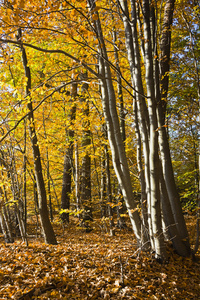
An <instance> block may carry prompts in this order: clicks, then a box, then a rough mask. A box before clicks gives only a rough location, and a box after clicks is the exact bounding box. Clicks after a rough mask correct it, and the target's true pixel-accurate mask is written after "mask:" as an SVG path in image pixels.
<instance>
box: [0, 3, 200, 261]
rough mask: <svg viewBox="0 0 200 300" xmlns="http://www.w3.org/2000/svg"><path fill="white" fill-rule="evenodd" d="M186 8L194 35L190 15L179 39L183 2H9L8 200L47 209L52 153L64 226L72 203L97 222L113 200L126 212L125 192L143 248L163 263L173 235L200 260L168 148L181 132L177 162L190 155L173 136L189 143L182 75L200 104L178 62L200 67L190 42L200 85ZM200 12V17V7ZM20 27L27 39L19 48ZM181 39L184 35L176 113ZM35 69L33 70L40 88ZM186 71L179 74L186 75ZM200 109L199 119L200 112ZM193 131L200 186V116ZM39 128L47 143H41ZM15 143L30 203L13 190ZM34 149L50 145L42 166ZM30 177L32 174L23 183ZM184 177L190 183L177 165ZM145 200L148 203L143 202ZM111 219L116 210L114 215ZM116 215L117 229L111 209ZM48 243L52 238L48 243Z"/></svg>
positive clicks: (5, 60)
mask: <svg viewBox="0 0 200 300" xmlns="http://www.w3.org/2000/svg"><path fill="white" fill-rule="evenodd" d="M47 4H48V5H47ZM177 5H181V4H177ZM185 5H186V8H185V9H184V18H183V20H185V25H187V26H186V28H187V30H186V32H185V33H184V34H183V40H181V38H180V36H176V35H177V33H176V32H179V30H180V28H179V27H180V26H181V23H178V22H177V20H178V18H179V14H178V10H177V11H176V10H175V12H176V13H175V23H174V28H173V30H174V31H172V30H171V28H172V27H171V26H172V16H173V11H174V1H172V0H167V1H164V2H161V3H160V2H159V1H156V2H155V3H150V2H149V1H146V0H144V1H121V0H120V1H99V3H97V4H96V3H95V1H92V0H90V1H70V2H68V1H63V2H60V1H54V2H52V1H48V3H46V2H45V1H42V0H41V1H37V2H36V3H35V6H34V7H33V6H32V3H31V1H27V2H26V3H25V2H24V1H12V2H8V1H5V2H4V3H3V4H1V13H2V14H1V15H2V17H1V39H0V41H1V60H2V71H1V74H0V75H1V82H2V90H1V99H2V108H1V113H2V114H1V122H2V128H1V130H2V138H1V143H2V145H1V155H2V158H1V161H2V175H1V176H2V181H3V185H4V189H5V192H6V193H5V192H4V193H2V195H3V198H4V200H3V201H4V202H3V203H4V204H3V205H5V203H6V202H7V201H9V199H12V200H14V201H16V200H17V203H18V205H19V199H21V200H20V201H22V203H23V205H22V206H25V208H26V207H27V208H28V213H31V209H33V207H34V206H35V207H36V208H37V209H39V211H40V210H41V197H40V196H41V193H40V188H39V186H40V184H41V182H42V180H38V177H37V176H38V173H37V172H36V169H35V170H34V171H33V169H34V168H33V165H36V162H37V160H38V159H39V157H41V169H43V181H44V185H43V187H44V192H45V193H46V190H48V193H49V194H50V196H51V197H50V198H49V199H50V200H51V202H52V203H50V204H51V205H52V212H53V213H54V212H55V211H56V212H58V211H59V209H60V207H59V206H60V203H59V201H60V199H62V201H61V208H62V210H61V213H62V219H63V220H67V221H68V217H69V213H72V210H71V209H72V205H71V206H70V203H71V204H74V206H75V207H76V209H78V211H77V214H78V215H79V216H81V213H83V211H80V209H81V208H82V209H84V210H85V211H87V212H89V215H90V219H92V211H94V212H98V210H100V209H101V211H103V210H102V203H104V202H105V203H106V205H109V206H110V207H111V206H114V205H119V206H120V205H121V202H120V201H117V202H118V204H117V203H116V201H115V194H116V193H117V190H118V184H119V186H120V189H121V192H122V196H123V200H124V202H125V203H126V208H127V211H128V214H129V217H130V220H131V224H132V227H133V230H134V233H135V236H136V237H137V240H138V245H140V246H141V247H147V245H149V244H150V248H151V249H152V251H154V252H155V254H156V257H157V258H158V259H161V260H162V259H163V258H165V256H166V251H165V244H164V236H165V233H166V232H167V233H168V234H169V237H170V239H171V240H172V242H173V245H174V248H175V249H176V251H177V252H178V253H179V254H181V255H184V256H188V255H189V254H190V245H189V240H188V234H187V229H186V226H185V221H184V218H183V214H182V209H181V205H180V198H179V194H178V192H177V188H176V185H175V179H174V173H173V168H172V161H171V156H170V148H169V140H168V135H169V136H170V146H172V149H173V151H172V158H173V160H174V158H177V157H178V156H179V157H181V156H180V154H179V153H177V152H176V149H175V147H174V146H173V145H174V144H173V137H176V138H177V137H178V138H179V135H180V131H179V130H178V126H179V125H180V124H181V120H180V121H179V119H180V118H179V117H177V116H179V115H180V113H179V110H180V104H179V99H183V98H187V97H188V90H187V91H186V90H185V93H181V94H180V93H178V91H177V86H178V84H180V82H181V81H180V82H179V81H178V80H177V78H180V77H181V76H180V75H181V74H184V76H185V79H186V80H185V81H184V82H185V83H186V84H187V86H188V89H189V90H190V91H191V93H192V94H193V95H195V97H196V95H198V84H197V85H195V84H193V81H195V80H194V79H193V77H192V78H190V79H189V78H188V77H190V72H191V71H189V70H188V72H189V73H188V72H185V67H184V68H183V70H184V71H182V70H180V68H179V69H177V62H178V63H179V62H180V60H183V61H184V63H185V62H187V59H189V58H188V56H187V59H185V55H184V54H183V53H182V52H181V51H180V50H181V49H184V50H187V47H185V41H187V39H188V49H190V50H191V60H193V61H194V71H192V74H193V75H194V78H195V79H196V78H197V79H198V78H199V77H198V76H199V75H198V74H199V73H198V59H197V57H198V56H197V53H198V51H199V50H198V42H197V36H198V32H197V33H196V31H197V26H198V25H197V23H195V22H193V20H191V18H190V17H188V12H190V11H191V9H192V8H191V7H192V3H191V2H190V1H188V2H187V1H185ZM195 7H196V8H195V10H194V14H195V18H196V19H197V20H198V18H199V17H198V16H199V14H198V9H199V8H198V5H196V6H195ZM196 19H195V20H196ZM177 24H178V25H177ZM19 31H22V37H21V38H20V40H19V39H18V40H16V34H17V32H19ZM171 32H174V35H172V47H173V48H172V70H171V71H172V72H171V73H170V74H171V75H170V76H171V77H170V79H171V81H170V89H169V95H170V105H168V100H167V95H168V86H169V70H170V50H171V49H170V45H171V43H170V41H171ZM113 33H114V36H113ZM180 44H181V45H182V44H183V45H182V46H184V47H183V48H182V47H180ZM194 45H195V47H194ZM177 48H178V49H177ZM22 50H23V51H26V55H27V57H28V59H27V63H26V64H24V65H26V67H24V70H25V74H24V70H23V68H22V64H21V51H22ZM184 50H183V51H184ZM181 66H182V65H181ZM27 70H30V73H31V83H32V84H31V86H30V84H29V81H27V78H28V76H27V72H26V71H27ZM177 70H178V71H177ZM176 72H179V73H178V75H179V76H175V73H176ZM186 74H187V75H186ZM193 75H192V76H193ZM181 80H182V81H183V78H181ZM189 82H190V84H189ZM197 83H198V80H197ZM28 84H29V86H28ZM27 87H28V91H26V93H24V91H25V89H27ZM122 94H123V102H122ZM30 101H32V102H30ZM197 102H198V101H197ZM181 104H182V103H181ZM30 105H32V106H30ZM192 107H194V109H193V110H192V111H193V112H195V114H196V115H198V114H197V111H198V109H197V107H198V105H196V104H195V105H194V106H192ZM33 113H34V120H35V122H34V124H33V123H30V124H29V128H30V131H31V132H32V133H31V134H30V137H29V138H28V137H26V139H25V131H24V123H23V121H24V120H26V119H28V117H29V116H30V114H33ZM187 113H188V110H187ZM189 115H190V114H188V116H189ZM169 116H170V117H171V118H169ZM172 116H173V117H172ZM191 119H192V118H191ZM176 120H178V122H176ZM190 121H191V120H190ZM192 122H193V120H192ZM133 124H134V127H133ZM169 124H170V128H169V129H168V127H167V126H169ZM190 124H192V125H191V126H190V127H191V137H192V138H191V142H190V140H189V139H188V140H187V142H188V144H189V145H191V143H192V145H193V146H192V148H193V153H192V156H193V157H194V161H195V163H194V164H193V167H192V168H194V169H195V171H194V173H195V174H196V175H195V176H196V179H195V180H196V186H198V180H199V177H198V176H199V175H198V172H199V171H198V168H199V167H198V165H197V156H198V155H199V152H198V150H197V149H198V134H197V130H196V128H197V126H198V120H196V124H195V125H193V123H190ZM33 125H34V126H33ZM195 126H196V127H195ZM172 130H173V134H171V132H172ZM33 131H34V137H35V136H36V135H37V141H36V140H35V142H33V143H32V146H31V140H32V141H33ZM125 131H126V139H125ZM10 143H11V144H12V149H14V151H15V152H16V151H18V155H17V163H16V164H15V170H13V169H12V171H11V173H12V174H15V177H16V178H18V177H19V173H20V172H21V170H23V172H21V177H20V180H18V181H19V184H18V193H19V194H20V197H18V198H16V196H15V194H12V193H11V192H12V190H13V189H14V187H13V186H16V184H13V182H12V181H11V180H10V178H9V175H8V174H9V173H8V169H7V168H6V165H7V164H8V163H7V161H8V162H9V163H10V161H13V157H12V156H9V158H8V157H6V160H5V154H6V155H7V152H10V149H11V145H10ZM108 144H109V150H106V157H105V149H107V147H108ZM136 145H137V156H136ZM31 147H32V148H34V147H37V148H38V149H40V154H36V153H35V156H33V158H32V157H31V156H30V153H31ZM7 149H8V150H9V151H8V150H7ZM47 149H48V156H47ZM75 149H76V156H75V151H74V150H75ZM108 154H109V155H108ZM64 157H65V159H64ZM109 157H112V164H113V168H114V170H113V169H112V167H110V168H109V169H108V166H109ZM25 158H26V167H25V164H24V159H25ZM75 158H76V159H75ZM106 160H107V162H106V165H105V163H104V161H106ZM63 162H64V172H63ZM106 166H107V169H106V168H105V167H106ZM136 166H137V167H136ZM175 167H176V165H175ZM194 169H193V170H194ZM105 170H106V176H107V187H106V185H105ZM113 171H114V172H115V174H114V172H113ZM9 172H10V171H9ZM25 172H26V177H25V176H23V174H25ZM38 172H39V174H40V175H41V174H42V173H41V171H38ZM110 172H111V174H112V176H110V175H109V173H110ZM184 172H185V171H184ZM186 172H190V171H188V170H186ZM192 172H193V171H192ZM185 174H187V173H185ZM175 175H178V172H176V169H175ZM109 177H110V178H109ZM7 178H9V179H7ZM101 178H102V180H101ZM116 179H117V180H116ZM177 179H179V177H178V176H177ZM35 180H36V182H37V197H35V203H34V202H33V201H32V198H33V189H32V186H33V184H34V181H35ZM101 182H102V186H100V184H101ZM25 186H26V188H24V187H25ZM139 186H140V187H139ZM189 186H190V185H189ZM105 188H106V189H107V196H106V192H105ZM198 188H199V186H198ZM198 188H197V190H198ZM23 189H25V191H24V190H23ZM61 190H62V192H61ZM23 191H24V193H23ZM101 191H102V193H101ZM111 193H112V199H113V200H112V203H111ZM138 193H139V195H140V194H141V197H137V194H138ZM24 194H25V195H26V198H24ZM61 194H62V198H61ZM8 195H9V197H8ZM101 195H102V197H106V200H105V199H103V198H102V197H101ZM139 198H141V199H139ZM24 199H26V201H24ZM138 199H139V200H138ZM104 200H105V201H104ZM45 203H46V204H47V197H45ZM105 203H104V204H105ZM46 204H45V207H46ZM104 207H105V205H104ZM24 211H26V210H24ZM24 211H23V209H22V219H25V218H24ZM46 213H47V207H46V208H45V214H46ZM82 215H83V214H82ZM97 216H98V214H97ZM106 216H107V215H106V210H104V215H103V217H106ZM45 218H46V220H47V221H45V224H46V223H48V224H49V226H51V225H50V224H51V223H50V222H49V217H47V215H46V217H45ZM109 218H110V224H111V226H113V224H112V218H113V216H112V212H111V210H109ZM50 235H51V236H53V234H50ZM46 242H49V243H51V242H52V241H51V240H49V239H48V238H47V239H46Z"/></svg>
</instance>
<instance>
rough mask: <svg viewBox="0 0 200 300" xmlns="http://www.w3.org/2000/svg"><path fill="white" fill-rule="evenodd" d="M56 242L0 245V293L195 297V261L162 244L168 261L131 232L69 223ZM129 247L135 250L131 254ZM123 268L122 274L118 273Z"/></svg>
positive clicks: (21, 296) (18, 295)
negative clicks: (141, 248) (141, 246)
mask: <svg viewBox="0 0 200 300" xmlns="http://www.w3.org/2000/svg"><path fill="white" fill-rule="evenodd" d="M58 240H59V244H58V245H57V246H49V245H45V244H42V243H40V242H36V241H34V240H33V241H32V243H30V246H28V247H26V246H24V245H22V244H21V241H19V242H16V243H14V244H12V245H5V244H4V243H3V242H2V243H1V246H0V266H1V268H0V295H1V297H2V298H4V299H16V300H17V299H24V300H25V299H197V298H198V292H199V288H200V285H199V282H200V281H199V279H200V275H199V263H193V262H192V261H191V259H185V258H181V257H179V256H177V255H175V254H174V253H172V250H171V249H169V250H168V254H169V264H165V265H160V264H158V263H156V262H153V261H152V259H151V256H150V255H148V254H147V253H142V252H141V253H140V255H139V256H137V255H138V251H137V249H136V244H135V243H134V240H133V235H132V233H127V232H119V231H117V232H116V236H115V237H109V236H107V235H105V234H103V233H101V232H97V231H96V232H95V230H94V232H92V233H90V234H84V235H83V233H82V231H80V230H78V229H76V228H74V227H71V228H70V227H69V228H68V229H67V231H66V235H65V236H64V237H63V238H58ZM133 253H135V254H134V255H133ZM122 273H123V274H122Z"/></svg>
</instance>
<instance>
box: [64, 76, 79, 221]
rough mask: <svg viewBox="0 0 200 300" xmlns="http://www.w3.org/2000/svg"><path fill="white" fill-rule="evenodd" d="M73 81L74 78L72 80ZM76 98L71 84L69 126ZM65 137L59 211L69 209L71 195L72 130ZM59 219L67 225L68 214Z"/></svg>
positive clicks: (74, 85) (74, 112)
mask: <svg viewBox="0 0 200 300" xmlns="http://www.w3.org/2000/svg"><path fill="white" fill-rule="evenodd" d="M72 79H74V78H72ZM76 96H77V83H73V84H72V86H71V101H70V102H71V103H73V104H72V108H71V111H70V113H69V118H70V125H71V126H73V122H74V120H75V117H76V104H75V100H76ZM66 136H67V141H68V148H67V150H66V153H65V156H64V170H63V181H62V194H61V209H62V210H69V209H70V195H71V184H72V170H73V151H74V130H73V129H68V130H67V129H66ZM61 219H62V221H63V222H64V223H65V222H67V223H69V212H66V211H63V212H62V213H61Z"/></svg>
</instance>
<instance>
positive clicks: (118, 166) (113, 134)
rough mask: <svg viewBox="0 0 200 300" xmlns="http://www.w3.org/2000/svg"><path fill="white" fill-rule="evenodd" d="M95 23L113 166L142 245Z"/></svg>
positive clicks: (109, 78)
mask: <svg viewBox="0 0 200 300" xmlns="http://www.w3.org/2000/svg"><path fill="white" fill-rule="evenodd" d="M88 3H89V6H90V10H93V9H94V8H95V2H94V0H89V1H88ZM95 14H96V15H97V17H98V12H95ZM94 22H95V33H96V35H97V38H98V41H99V73H100V75H101V80H100V84H101V94H102V105H103V113H104V117H105V120H106V126H107V131H108V140H109V143H110V147H111V153H112V161H113V166H114V169H115V173H116V175H117V178H118V181H119V184H120V187H121V190H122V194H123V197H124V201H125V203H126V206H127V210H128V213H129V216H130V220H131V224H132V227H133V230H134V233H135V235H136V238H137V240H138V242H139V244H140V242H141V240H140V238H141V219H140V216H139V214H138V211H137V210H136V205H137V204H136V201H135V198H134V195H133V191H132V184H131V178H130V173H129V168H128V163H127V158H126V154H125V148H124V143H123V140H122V136H121V132H120V124H119V118H118V114H117V110H116V98H115V93H114V88H113V85H112V76H111V71H110V66H109V64H108V57H107V51H106V47H105V43H104V38H103V34H102V29H101V24H100V20H99V18H98V19H97V20H95V21H94ZM103 58H105V59H103Z"/></svg>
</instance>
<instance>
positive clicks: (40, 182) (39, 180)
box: [18, 29, 57, 244]
mask: <svg viewBox="0 0 200 300" xmlns="http://www.w3.org/2000/svg"><path fill="white" fill-rule="evenodd" d="M21 38H22V34H21V29H19V30H18V41H21ZM21 52H22V62H23V66H24V71H25V76H26V78H27V85H26V97H27V98H28V105H27V108H28V111H29V114H28V120H29V125H28V127H29V134H30V138H31V144H32V151H33V159H34V169H35V178H36V184H37V192H38V205H39V214H40V221H41V225H42V231H43V235H44V240H45V243H47V244H57V241H56V237H55V234H54V231H53V227H52V225H51V222H50V220H49V215H48V207H47V195H46V189H45V184H44V178H43V174H42V164H41V158H40V150H39V144H38V139H37V135H36V131H35V124H34V116H33V106H32V101H31V95H30V91H31V72H30V68H29V66H28V61H27V56H26V51H25V48H24V47H23V46H22V45H21Z"/></svg>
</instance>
